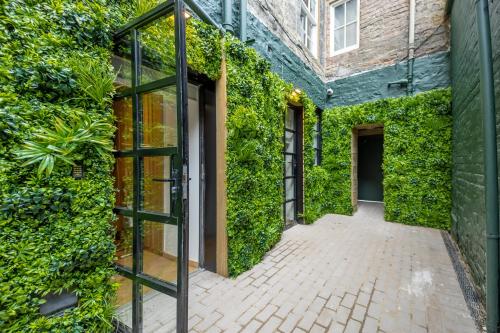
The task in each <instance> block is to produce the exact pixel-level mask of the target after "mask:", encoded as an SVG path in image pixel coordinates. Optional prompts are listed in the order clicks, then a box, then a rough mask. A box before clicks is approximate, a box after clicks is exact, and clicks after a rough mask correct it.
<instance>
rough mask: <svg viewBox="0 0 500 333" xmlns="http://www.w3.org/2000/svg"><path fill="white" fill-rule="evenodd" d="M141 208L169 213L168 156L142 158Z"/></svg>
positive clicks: (169, 183)
mask: <svg viewBox="0 0 500 333" xmlns="http://www.w3.org/2000/svg"><path fill="white" fill-rule="evenodd" d="M141 169H142V175H143V179H142V181H143V183H142V205H141V209H142V210H145V211H149V212H154V213H162V214H169V213H170V188H171V186H172V183H171V182H170V181H169V179H170V178H171V177H170V156H153V157H144V158H143V159H142V168H141Z"/></svg>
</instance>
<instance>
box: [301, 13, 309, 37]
mask: <svg viewBox="0 0 500 333" xmlns="http://www.w3.org/2000/svg"><path fill="white" fill-rule="evenodd" d="M306 28H307V17H306V14H305V13H304V12H302V13H301V14H300V38H301V40H302V43H305V42H306Z"/></svg>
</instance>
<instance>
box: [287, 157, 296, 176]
mask: <svg viewBox="0 0 500 333" xmlns="http://www.w3.org/2000/svg"><path fill="white" fill-rule="evenodd" d="M293 175H295V170H294V168H293V156H291V155H285V176H293Z"/></svg>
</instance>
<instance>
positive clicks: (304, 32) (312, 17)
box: [298, 0, 320, 57]
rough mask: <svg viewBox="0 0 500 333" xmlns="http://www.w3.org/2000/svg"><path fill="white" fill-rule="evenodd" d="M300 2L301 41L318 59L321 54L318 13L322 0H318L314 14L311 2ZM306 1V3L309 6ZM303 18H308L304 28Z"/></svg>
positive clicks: (308, 0)
mask: <svg viewBox="0 0 500 333" xmlns="http://www.w3.org/2000/svg"><path fill="white" fill-rule="evenodd" d="M298 1H300V5H301V6H300V17H299V33H300V40H301V42H302V43H303V44H304V46H305V47H306V49H307V50H309V52H311V53H312V54H313V56H314V57H318V53H319V43H318V42H319V34H318V29H319V26H318V16H319V15H318V13H319V5H320V4H319V2H320V0H316V8H314V13H312V12H311V8H310V7H311V0H298ZM304 1H306V2H307V4H306V3H305V2H304ZM304 14H305V15H304ZM303 16H305V18H306V20H305V27H303V26H302V17H303ZM309 33H310V34H311V37H310V38H309ZM304 38H305V39H304ZM308 41H309V43H310V44H311V45H310V46H308Z"/></svg>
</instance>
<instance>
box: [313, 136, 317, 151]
mask: <svg viewBox="0 0 500 333" xmlns="http://www.w3.org/2000/svg"><path fill="white" fill-rule="evenodd" d="M313 148H314V149H316V148H318V134H317V133H315V134H314V135H313Z"/></svg>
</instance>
